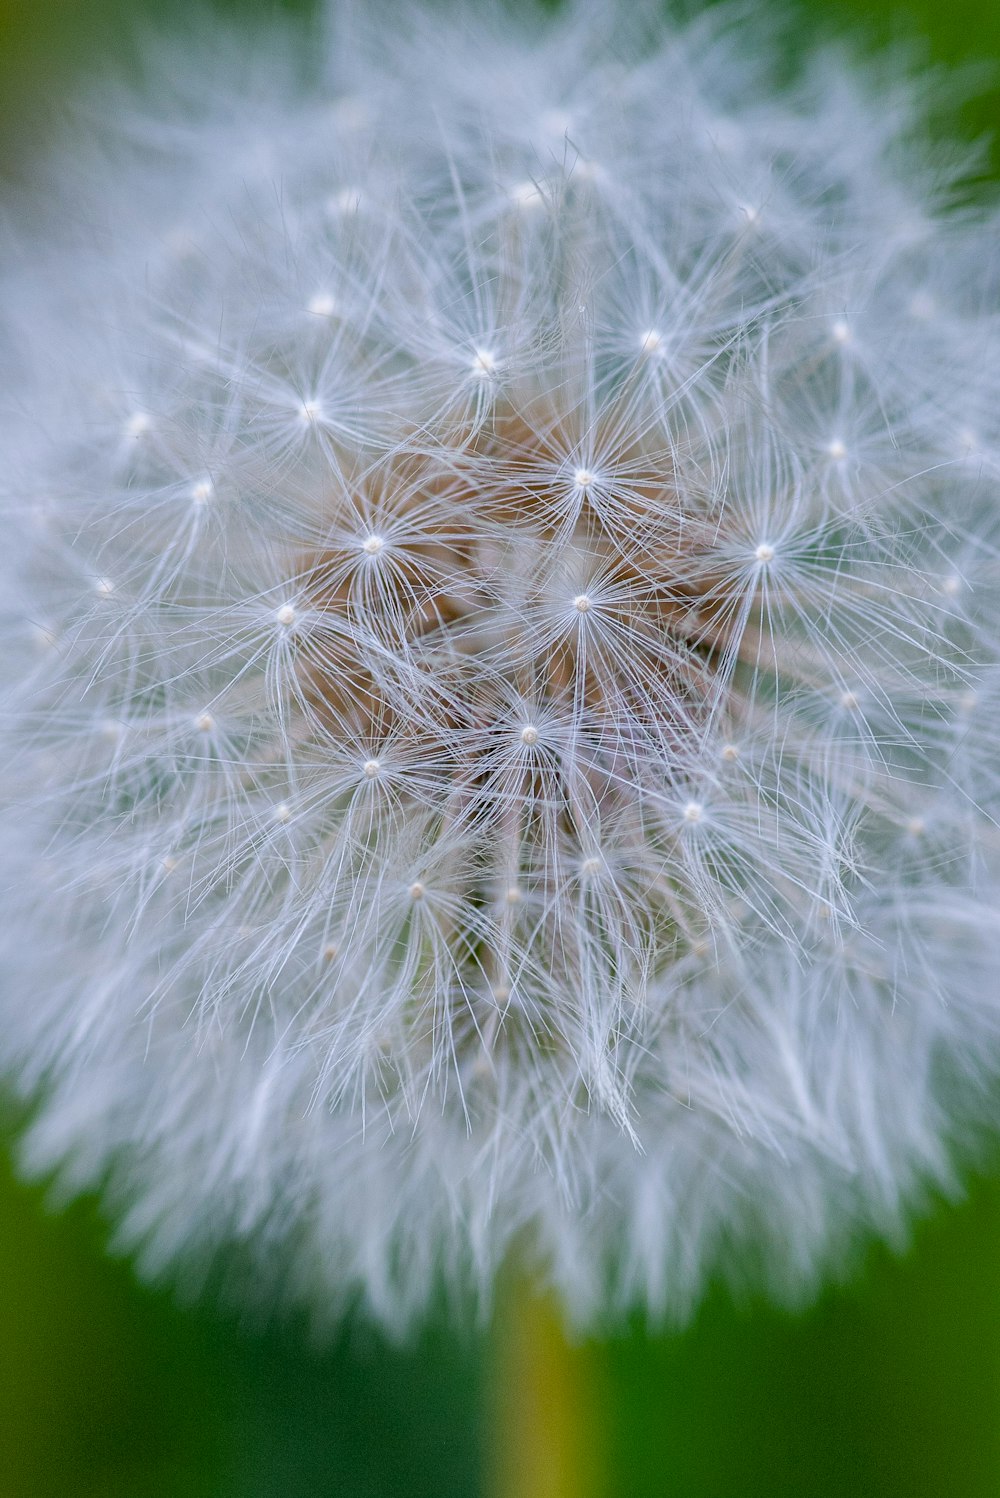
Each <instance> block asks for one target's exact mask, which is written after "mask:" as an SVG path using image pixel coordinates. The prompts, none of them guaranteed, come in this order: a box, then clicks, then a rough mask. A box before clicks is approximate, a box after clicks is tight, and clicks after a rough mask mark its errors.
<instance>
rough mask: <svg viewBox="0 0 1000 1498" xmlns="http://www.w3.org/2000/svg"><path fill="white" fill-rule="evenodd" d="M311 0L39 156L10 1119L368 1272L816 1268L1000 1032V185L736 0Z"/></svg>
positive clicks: (17, 621) (936, 1169)
mask: <svg viewBox="0 0 1000 1498" xmlns="http://www.w3.org/2000/svg"><path fill="white" fill-rule="evenodd" d="M333 9H334V11H336V7H334V8H333ZM404 18H408V24H407V25H406V26H403V25H402V24H401V22H402V20H403V19H404ZM335 20H336V16H335V15H334V17H333V19H332V20H331V25H330V28H329V30H328V33H324V38H325V39H324V41H323V45H322V47H320V48H319V49H317V48H316V47H315V46H314V47H312V48H311V49H310V50H309V52H308V56H305V55H300V50H299V49H297V47H296V45H295V44H294V43H293V42H292V41H290V40H289V38H288V37H285V36H282V37H276V36H275V35H273V34H271V33H270V32H263V33H259V34H258V35H257V36H256V39H254V38H253V37H250V36H241V37H239V38H238V39H237V38H234V37H230V38H228V39H226V38H221V39H220V38H218V37H216V38H215V40H214V42H212V43H211V45H206V46H205V47H203V48H201V49H199V50H198V51H197V52H196V53H194V54H193V55H191V56H186V55H185V56H184V57H183V60H182V61H183V65H181V60H180V58H179V56H178V55H176V54H170V55H167V54H166V53H164V55H160V53H158V52H157V50H156V48H154V49H153V59H152V63H151V65H150V69H149V75H148V78H147V81H146V84H145V85H144V87H145V89H146V94H145V95H144V97H143V98H141V99H140V98H138V97H135V96H132V95H127V94H126V93H124V92H120V93H119V94H118V95H116V96H115V97H114V98H110V97H109V96H107V95H104V96H100V95H99V96H98V98H99V102H100V104H101V108H100V110H98V111H95V110H94V109H93V108H92V109H90V110H89V111H88V112H86V113H85V115H84V116H83V124H82V125H81V128H80V129H79V130H78V131H77V132H76V134H75V136H74V138H73V140H71V141H67V142H66V143H65V144H64V146H63V147H62V149H61V152H60V153H59V154H57V156H56V157H55V159H54V161H53V162H52V164H51V166H50V168H49V170H48V177H47V178H46V179H45V189H44V192H42V193H41V194H39V195H38V201H36V202H34V203H24V204H23V205H19V206H18V208H17V211H16V212H13V211H12V213H11V214H10V215H9V217H11V218H12V219H14V220H17V219H18V217H19V216H20V221H21V228H20V230H19V231H17V232H16V233H10V234H8V237H7V245H6V252H5V258H6V270H5V272H4V282H3V298H2V302H3V307H4V312H3V332H2V338H3V346H4V352H5V358H6V362H7V364H8V366H9V369H10V371H11V373H10V374H9V375H8V377H7V379H6V382H5V393H4V395H3V398H2V417H0V432H2V449H3V453H4V462H3V468H2V476H0V486H2V498H3V505H4V516H5V519H4V535H5V545H4V555H3V562H2V564H0V565H2V567H3V577H4V597H5V609H4V613H3V626H2V628H3V651H2V660H3V672H4V676H5V679H6V685H5V698H4V701H5V707H4V712H3V718H2V724H3V730H2V732H3V746H2V757H3V777H4V786H5V792H4V802H5V807H6V811H5V818H4V835H3V857H2V868H3V876H2V877H3V886H4V901H5V911H6V913H5V917H4V923H3V933H2V935H3V951H4V965H5V969H6V973H5V981H4V989H3V998H2V1000H0V1004H2V1010H0V1013H2V1025H0V1059H2V1061H3V1064H4V1066H5V1068H6V1070H7V1071H8V1073H9V1074H10V1075H11V1076H12V1077H13V1078H14V1080H15V1082H16V1084H17V1085H18V1086H19V1087H20V1088H21V1089H23V1090H24V1091H25V1093H27V1094H29V1095H31V1097H32V1098H33V1099H34V1111H33V1115H32V1118H33V1121H32V1122H31V1124H30V1127H29V1129H28V1131H27V1135H26V1140H25V1144H24V1158H25V1160H26V1162H27V1165H28V1166H29V1167H30V1168H33V1169H36V1170H46V1171H47V1170H51V1169H58V1170H59V1171H60V1172H62V1175H63V1178H64V1179H65V1180H66V1181H67V1182H68V1183H69V1184H70V1185H71V1186H74V1187H83V1186H86V1185H91V1184H94V1183H104V1184H105V1185H106V1187H107V1189H108V1190H109V1192H110V1194H111V1197H112V1199H113V1200H114V1201H115V1202H116V1203H117V1206H118V1211H119V1218H120V1222H121V1234H122V1238H123V1240H124V1241H126V1242H128V1243H130V1244H134V1245H137V1246H139V1247H140V1249H141V1253H142V1260H143V1262H144V1263H145V1264H146V1265H147V1267H148V1268H149V1269H150V1270H159V1269H161V1268H171V1267H173V1266H175V1264H176V1263H177V1262H178V1261H180V1260H188V1261H191V1260H198V1261H203V1260H204V1258H205V1257H206V1256H207V1255H209V1254H210V1253H211V1251H212V1250H213V1249H214V1248H215V1247H216V1246H217V1245H219V1244H221V1243H224V1242H226V1241H228V1240H231V1239H233V1238H238V1239H242V1240H245V1241H246V1242H247V1243H248V1244H251V1245H252V1246H253V1249H254V1251H255V1253H257V1254H258V1256H259V1260H260V1262H261V1263H271V1262H275V1263H280V1264H281V1266H282V1273H283V1276H284V1282H285V1283H286V1285H289V1286H290V1287H291V1291H292V1293H293V1294H295V1295H297V1296H300V1297H302V1298H303V1299H306V1300H309V1301H311V1302H312V1303H314V1304H317V1305H324V1306H328V1305H330V1304H331V1303H332V1304H341V1303H342V1302H344V1301H345V1300H346V1299H347V1298H350V1297H353V1296H356V1295H360V1296H361V1297H362V1298H363V1300H364V1302H365V1303H366V1304H367V1305H368V1307H369V1308H370V1310H371V1311H372V1313H373V1314H374V1315H376V1316H377V1317H380V1318H381V1319H383V1320H384V1322H385V1323H386V1324H388V1325H391V1326H397V1327H398V1326H404V1325H405V1324H406V1323H407V1322H408V1320H409V1319H410V1317H411V1316H412V1315H414V1314H416V1313H419V1311H420V1310H421V1308H422V1307H423V1306H424V1305H425V1304H426V1302H427V1300H428V1297H429V1296H430V1294H431V1291H432V1288H433V1287H434V1285H435V1284H437V1283H439V1282H441V1281H442V1280H443V1281H444V1282H445V1283H446V1284H447V1285H449V1286H450V1287H452V1288H453V1289H455V1288H457V1287H466V1288H469V1287H471V1288H472V1289H474V1290H475V1291H476V1292H477V1293H480V1294H483V1295H486V1294H488V1290H489V1286H490V1283H491V1280H492V1277H493V1275H494V1273H495V1270H496V1268H497V1266H498V1264H499V1263H500V1262H501V1261H502V1260H503V1259H504V1257H505V1256H506V1255H507V1254H508V1252H509V1251H510V1249H511V1247H512V1245H513V1244H515V1243H516V1244H517V1245H518V1246H519V1251H520V1252H521V1253H526V1254H527V1255H528V1256H529V1257H530V1258H531V1259H532V1260H533V1261H534V1262H535V1263H536V1264H537V1266H538V1268H539V1272H540V1273H542V1274H543V1275H546V1276H548V1277H549V1279H550V1281H551V1282H552V1283H553V1284H554V1285H555V1286H556V1287H557V1288H558V1290H559V1292H560V1293H561V1294H562V1296H563V1298H564V1300H565V1302H566V1304H567V1306H568V1307H569V1309H570V1311H571V1312H572V1314H574V1315H576V1316H577V1317H579V1318H580V1319H581V1320H583V1321H586V1320H587V1319H588V1318H593V1317H596V1316H600V1315H602V1314H605V1313H607V1312H609V1311H611V1312H613V1311H614V1310H615V1309H619V1308H622V1307H627V1306H630V1305H633V1304H636V1303H638V1304H641V1305H644V1306H646V1307H648V1308H649V1309H650V1311H651V1312H652V1313H653V1314H663V1313H669V1314H679V1313H681V1312H683V1310H684V1309H685V1308H686V1307H687V1306H689V1305H690V1304H691V1303H692V1301H693V1299H694V1298H695V1297H696V1295H697V1293H698V1291H699V1288H700V1287H701V1285H702V1284H703V1283H704V1281H705V1278H706V1276H707V1275H709V1274H712V1273H715V1272H716V1271H719V1270H723V1271H724V1270H726V1269H729V1270H731V1271H732V1272H733V1273H742V1272H744V1271H745V1270H746V1267H747V1264H748V1262H751V1261H752V1262H753V1263H755V1264H756V1266H757V1268H756V1271H755V1272H756V1273H757V1274H758V1276H759V1278H760V1279H761V1280H763V1281H765V1282H766V1283H767V1284H769V1285H770V1287H771V1288H772V1289H773V1290H774V1292H775V1293H778V1294H781V1295H784V1296H794V1295H796V1294H799V1293H803V1292H804V1291H805V1290H806V1289H807V1288H808V1287H809V1285H810V1284H812V1283H814V1281H815V1278H816V1275H817V1273H818V1272H819V1271H820V1270H821V1269H822V1268H823V1266H825V1265H828V1264H830V1263H831V1262H835V1261H836V1260H837V1258H838V1256H839V1255H841V1254H842V1253H843V1252H844V1251H845V1249H846V1248H847V1247H848V1246H849V1245H850V1244H851V1243H852V1242H854V1241H857V1239H858V1237H859V1236H861V1237H863V1236H864V1234H865V1233H866V1232H869V1231H873V1230H874V1231H877V1232H883V1233H892V1232H894V1231H897V1230H898V1229H899V1227H900V1225H901V1224H902V1223H904V1222H905V1217H906V1212H907V1209H908V1208H909V1206H910V1204H911V1203H912V1202H913V1200H914V1199H915V1198H916V1197H918V1196H919V1193H920V1190H921V1188H922V1187H923V1186H924V1185H925V1184H926V1183H928V1182H942V1181H947V1180H948V1179H949V1176H950V1172H951V1170H952V1164H951V1161H952V1156H953V1150H954V1146H955V1142H956V1139H957V1137H958V1135H959V1134H960V1133H962V1132H964V1131H966V1130H967V1129H968V1128H969V1126H970V1125H972V1124H974V1123H976V1122H977V1121H979V1122H982V1121H983V1120H987V1121H988V1115H989V1107H990V1104H989V1097H990V1093H989V1087H990V1086H991V1085H992V1083H993V1080H994V1078H995V1075H996V1072H997V1070H998V1068H1000V1002H998V998H997V990H996V974H997V972H998V970H1000V922H998V919H997V910H998V908H1000V840H998V834H997V817H998V815H1000V762H998V760H997V755H996V738H997V734H998V731H1000V360H998V357H997V356H998V352H1000V253H998V250H997V245H998V243H1000V236H998V228H1000V221H998V218H997V214H996V211H995V209H980V210H975V209H973V208H972V207H969V206H968V204H964V205H963V204H962V203H960V202H957V201H956V199H957V198H958V197H959V187H960V184H961V180H962V171H963V170H964V164H963V162H962V161H961V159H959V158H958V157H957V156H956V158H955V160H954V161H953V162H952V163H950V164H949V163H948V162H947V161H946V160H945V159H944V157H943V155H942V153H940V152H939V153H937V154H935V155H934V156H933V158H932V157H931V155H930V154H929V153H928V152H927V151H926V148H924V147H923V146H921V145H920V143H919V142H918V140H917V131H916V130H915V128H914V127H915V124H916V123H917V106H916V96H917V93H918V90H917V89H916V87H915V86H914V85H913V84H912V83H911V82H910V81H907V80H905V79H904V80H902V81H899V82H897V83H895V84H893V85H891V86H888V87H886V86H884V85H883V87H882V88H881V89H880V90H879V94H878V98H877V99H876V98H875V97H874V91H873V89H872V86H871V82H870V80H866V78H865V77H864V76H863V74H862V75H858V74H856V73H855V71H853V67H852V65H851V64H849V63H848V62H847V61H846V60H845V59H844V57H842V56H841V55H839V54H832V53H827V54H823V55H821V56H820V57H819V58H818V59H817V60H816V61H815V62H814V63H813V64H812V66H811V67H810V68H809V69H808V71H807V72H806V73H805V76H804V77H803V78H801V79H800V81H799V83H798V84H796V85H794V86H792V87H790V88H789V87H787V86H782V87H779V86H778V85H777V84H775V83H774V81H773V80H772V79H771V78H769V77H768V76H767V69H766V68H764V67H762V66H761V65H760V64H757V63H755V64H753V65H749V64H748V62H747V57H748V52H749V50H750V49H748V48H747V46H746V44H745V40H744V37H743V33H742V31H740V32H737V30H736V28H735V27H731V26H730V23H729V20H728V19H727V13H726V12H724V11H723V12H721V13H718V12H716V13H715V14H714V15H713V17H712V18H711V19H709V20H704V19H702V20H700V21H698V22H696V23H694V24H692V25H689V26H687V28H686V29H673V30H669V29H664V30H663V31H662V32H661V34H660V36H659V40H658V41H657V42H656V43H655V45H654V44H651V43H650V39H649V36H648V34H645V33H644V34H643V35H642V36H639V35H638V34H637V33H638V29H639V28H638V27H636V28H634V30H635V31H636V34H635V35H631V34H630V28H629V25H628V24H627V23H626V19H625V15H624V7H612V10H611V11H610V12H606V13H604V14H603V18H602V12H601V10H600V9H594V10H588V8H587V7H586V6H584V5H580V6H576V7H572V6H571V7H570V8H569V9H568V10H566V11H564V12H563V13H561V15H559V16H558V17H556V18H555V19H551V20H547V21H545V22H542V21H541V20H538V21H535V22H531V21H530V20H529V19H526V18H525V17H524V16H520V17H519V18H518V19H516V20H515V19H513V18H512V17H511V16H506V17H500V16H493V17H491V18H488V19H483V18H476V17H474V16H473V15H472V14H470V13H466V12H465V11H462V10H454V9H452V10H450V11H448V10H445V11H442V12H437V11H435V12H430V11H428V12H426V13H424V12H422V11H419V10H418V11H415V12H412V13H411V12H409V11H406V10H405V9H404V8H402V7H400V8H399V9H397V10H395V11H394V12H393V16H392V24H391V25H390V24H389V22H388V21H387V20H386V19H385V17H384V16H383V17H382V18H373V19H371V20H370V21H368V22H363V21H362V20H361V19H360V18H359V17H357V16H355V17H354V24H352V26H351V27H349V28H341V29H338V26H337V25H336V24H334V22H335ZM611 22H613V23H614V25H613V26H612V25H611ZM612 31H613V33H614V39H613V41H612V40H611V36H610V33H611V32H612ZM763 50H765V51H766V47H765V48H764V49H763ZM161 51H162V49H161ZM248 51H249V52H250V53H251V54H252V55H251V56H250V57H249V59H248V58H247V57H246V56H245V55H244V54H245V53H246V52H248ZM752 51H753V52H754V54H756V53H758V52H759V51H761V48H760V47H757V46H755V47H754V49H752ZM281 59H284V60H283V61H282V60H281ZM102 120H103V123H102ZM39 175H41V172H40V174H39Z"/></svg>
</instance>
